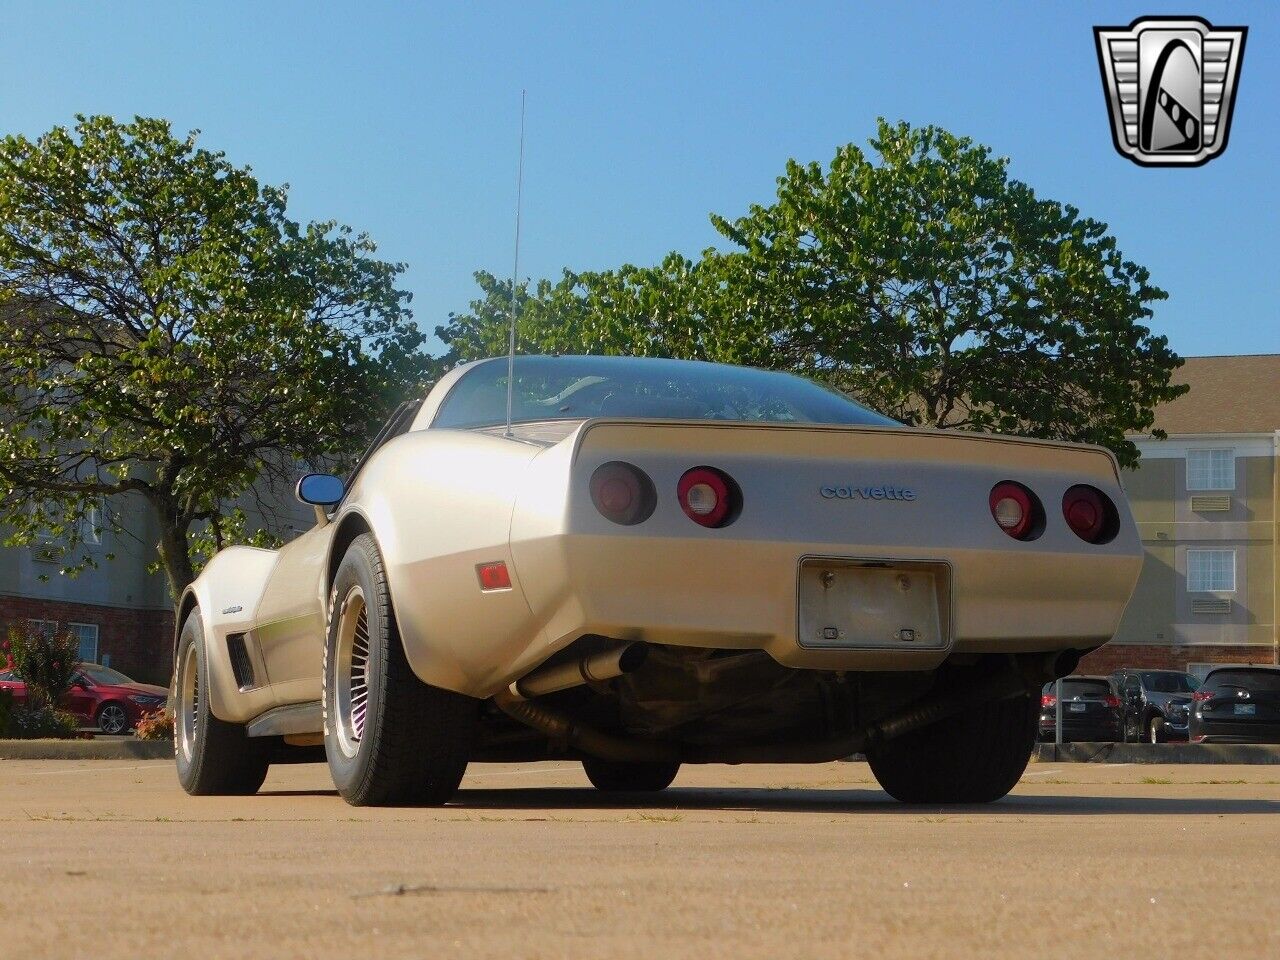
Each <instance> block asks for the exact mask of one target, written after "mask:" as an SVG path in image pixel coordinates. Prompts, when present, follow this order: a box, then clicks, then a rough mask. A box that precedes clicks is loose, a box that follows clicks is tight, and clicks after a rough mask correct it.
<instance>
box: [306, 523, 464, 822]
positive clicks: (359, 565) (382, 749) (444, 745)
mask: <svg viewBox="0 0 1280 960" xmlns="http://www.w3.org/2000/svg"><path fill="white" fill-rule="evenodd" d="M479 707H480V701H478V700H475V699H473V698H471V697H467V696H463V695H462V694H460V693H454V692H453V691H451V690H443V689H441V688H439V687H433V686H431V685H430V684H426V683H423V682H422V681H421V680H419V679H418V678H417V677H416V676H415V675H414V673H413V670H412V668H410V666H409V661H408V660H407V659H406V657H405V653H404V647H403V646H402V645H401V642H400V634H399V631H398V630H397V629H396V620H395V611H394V610H393V609H392V606H391V593H390V591H389V590H388V587H387V579H386V574H385V573H384V571H383V568H382V557H381V555H380V554H379V552H378V547H377V545H376V544H375V543H374V541H373V538H372V537H370V536H369V535H368V534H363V535H361V536H359V537H357V538H356V539H355V540H353V541H352V543H351V546H350V547H349V548H348V549H347V552H346V555H345V556H344V557H343V558H342V563H341V565H340V566H339V567H338V572H337V575H336V576H335V577H334V582H333V592H332V595H331V597H330V601H329V631H328V636H327V638H326V641H325V651H324V718H325V720H324V731H325V732H324V747H325V754H326V755H327V757H328V759H329V772H330V773H331V774H332V775H333V782H334V785H335V786H336V787H337V788H338V792H339V793H340V794H341V795H342V797H343V799H344V800H346V801H347V802H348V803H350V804H352V805H353V806H380V805H394V804H426V805H439V804H442V803H445V802H446V801H447V800H448V799H449V798H450V797H452V796H453V794H454V792H455V791H456V790H457V789H458V784H459V783H460V782H461V780H462V775H463V773H464V772H465V771H466V769H467V760H468V757H469V756H470V753H471V746H472V743H473V741H474V738H475V729H476V723H477V720H478V717H479Z"/></svg>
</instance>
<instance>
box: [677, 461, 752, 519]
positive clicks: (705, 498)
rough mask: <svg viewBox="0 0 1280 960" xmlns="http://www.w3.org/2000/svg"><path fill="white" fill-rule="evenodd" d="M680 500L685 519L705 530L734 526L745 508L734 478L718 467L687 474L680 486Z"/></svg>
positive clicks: (678, 487)
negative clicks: (741, 508)
mask: <svg viewBox="0 0 1280 960" xmlns="http://www.w3.org/2000/svg"><path fill="white" fill-rule="evenodd" d="M676 496H677V497H678V498H679V499H680V509H682V510H683V511H684V512H685V516H687V517H688V518H689V519H690V520H692V521H693V522H694V523H697V524H700V525H701V526H704V527H723V526H725V525H726V524H729V523H732V522H733V520H734V518H736V517H737V515H738V510H739V508H740V507H741V504H742V494H741V493H740V492H739V490H738V485H737V484H736V483H734V482H733V478H732V477H730V476H729V475H728V474H727V473H725V472H724V471H722V470H717V469H716V468H715V467H694V468H693V469H692V470H686V471H685V472H684V475H683V476H682V477H681V478H680V482H679V483H678V484H677V485H676Z"/></svg>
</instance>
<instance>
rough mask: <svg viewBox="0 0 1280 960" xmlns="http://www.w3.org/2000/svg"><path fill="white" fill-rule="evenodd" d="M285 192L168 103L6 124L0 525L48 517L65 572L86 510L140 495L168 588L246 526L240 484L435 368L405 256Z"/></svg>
mask: <svg viewBox="0 0 1280 960" xmlns="http://www.w3.org/2000/svg"><path fill="white" fill-rule="evenodd" d="M286 200H287V188H285V187H272V186H267V185H263V184H260V183H259V182H258V180H257V179H256V178H255V177H254V176H253V174H252V172H251V171H250V169H249V168H247V167H236V166H233V165H232V164H231V163H229V162H228V161H227V160H226V159H225V157H224V156H223V155H222V154H221V153H217V152H211V151H209V150H206V149H203V148H201V147H198V146H197V143H196V133H194V132H193V133H190V134H188V135H186V136H185V137H177V136H174V135H173V133H172V132H171V130H170V127H169V125H168V123H167V122H165V121H163V120H156V119H145V118H137V119H135V120H134V121H132V122H130V123H117V122H116V121H114V120H112V119H111V118H109V117H101V116H97V117H79V118H77V123H76V125H75V127H74V129H67V128H63V127H56V128H54V129H53V130H51V131H50V132H48V133H46V134H44V135H43V136H41V137H39V138H38V139H36V140H34V141H33V140H29V139H27V138H25V137H22V136H18V135H12V136H8V137H5V138H4V139H3V140H0V520H2V521H3V522H5V523H7V524H9V525H11V527H12V529H13V530H14V534H13V536H12V537H11V539H10V541H9V542H10V544H13V543H27V542H31V541H32V540H33V539H35V538H36V537H38V536H42V535H45V536H48V535H53V536H55V537H58V538H60V539H61V541H62V542H63V543H64V544H65V545H66V547H67V548H68V555H67V557H66V567H65V570H66V571H67V572H74V570H76V569H79V568H81V567H83V566H84V565H86V564H92V563H94V562H95V555H94V553H93V551H90V550H87V549H84V545H85V542H86V531H85V527H84V524H83V522H82V518H83V517H85V516H86V515H87V514H89V513H90V512H91V511H93V510H94V509H96V508H98V507H100V506H101V507H104V508H105V509H102V510H101V511H100V512H99V517H100V518H101V519H100V522H101V525H102V526H104V527H108V528H111V527H115V526H117V525H118V520H117V519H116V518H118V516H119V509H117V508H118V507H120V506H121V505H122V502H123V501H124V500H125V499H127V498H130V497H132V498H141V500H142V501H143V502H145V504H146V505H147V506H148V507H149V508H150V510H151V511H152V512H153V514H154V516H155V517H156V520H157V525H158V528H159V531H160V533H159V537H158V543H157V544H156V546H157V547H158V550H159V555H160V558H161V560H162V562H163V566H164V569H165V571H166V573H167V575H168V580H169V583H170V586H171V589H172V590H173V591H174V592H175V594H176V593H177V592H179V591H181V590H182V588H183V587H185V585H186V584H187V583H188V582H189V581H190V580H191V579H192V577H193V575H194V569H193V567H194V562H195V560H197V559H198V556H195V555H194V554H198V553H199V552H200V551H202V550H207V549H208V548H209V547H210V546H221V545H223V544H224V543H226V542H228V541H230V540H234V539H240V538H245V537H250V536H253V535H255V532H256V531H255V529H253V528H246V526H245V522H244V521H245V517H244V514H243V512H240V513H237V510H238V509H242V504H241V502H240V501H241V498H242V497H243V495H244V494H245V493H246V491H249V490H251V488H253V487H254V485H255V484H259V483H262V482H275V483H276V484H277V485H278V486H280V487H285V486H287V481H288V480H290V479H292V477H293V475H294V474H295V473H296V468H297V464H298V463H299V462H302V463H311V462H315V461H317V460H322V459H323V458H326V457H337V458H341V457H343V456H348V455H351V454H352V453H353V452H354V451H357V450H358V449H359V448H360V446H361V445H362V443H363V442H364V440H365V438H366V436H367V434H368V433H369V431H370V430H371V429H373V427H374V425H376V423H377V422H378V421H379V419H380V418H381V416H382V415H383V412H384V410H385V409H386V408H387V407H388V406H390V405H393V403H394V402H396V401H398V400H399V399H401V396H402V394H403V392H404V391H405V390H406V389H409V388H410V386H411V385H416V384H417V383H419V382H420V381H421V380H423V379H425V378H427V377H428V376H429V375H430V374H431V361H430V360H429V358H427V357H425V356H424V355H423V354H422V352H421V350H420V347H421V344H422V341H423V337H422V335H421V334H420V332H419V331H418V330H417V328H416V327H415V326H414V325H413V324H412V322H411V314H410V313H409V310H408V300H409V296H408V294H407V293H405V292H403V291H401V290H398V289H397V288H396V286H395V284H396V279H397V277H398V275H399V274H400V273H401V271H402V270H403V265H401V264H396V263H386V262H383V261H380V260H377V259H374V258H373V256H372V254H373V253H374V252H375V247H374V244H373V242H372V241H371V240H370V239H369V238H368V237H367V236H366V235H364V234H356V233H354V232H353V231H352V230H351V229H350V228H348V227H345V226H341V225H338V224H336V223H333V222H331V221H327V222H321V223H310V224H307V225H305V226H303V225H300V224H298V223H296V222H294V221H292V220H290V219H289V218H288V217H287V215H286ZM31 504H35V506H31ZM259 535H260V536H261V535H262V534H260V533H259ZM196 536H204V537H205V539H206V540H207V541H208V542H207V543H205V544H198V545H195V546H194V547H193V545H192V543H191V539H192V538H193V537H196Z"/></svg>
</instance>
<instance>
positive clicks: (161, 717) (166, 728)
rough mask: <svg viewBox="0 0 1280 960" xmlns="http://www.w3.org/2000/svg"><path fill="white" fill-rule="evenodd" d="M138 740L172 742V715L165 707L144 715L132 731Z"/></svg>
mask: <svg viewBox="0 0 1280 960" xmlns="http://www.w3.org/2000/svg"><path fill="white" fill-rule="evenodd" d="M133 735H134V736H135V737H137V738H138V739H139V740H172V739H173V714H172V713H170V712H169V709H168V708H167V707H161V708H160V709H159V710H152V711H151V712H150V713H144V714H143V715H142V719H141V720H139V721H138V725H137V726H136V727H135V728H134V730H133Z"/></svg>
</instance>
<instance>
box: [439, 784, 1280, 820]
mask: <svg viewBox="0 0 1280 960" xmlns="http://www.w3.org/2000/svg"><path fill="white" fill-rule="evenodd" d="M449 806H450V807H455V808H462V809H476V810H529V809H537V810H547V809H569V810H572V809H594V810H599V809H622V810H626V809H644V810H670V811H673V812H674V811H680V810H712V811H724V812H740V813H767V812H777V813H850V814H856V813H863V812H875V813H894V814H902V815H911V814H918V813H919V812H920V811H922V810H939V809H945V810H947V811H948V812H952V813H961V812H963V813H970V814H972V813H989V814H992V815H1001V816H1007V815H1009V814H1017V815H1029V816H1047V815H1048V816H1072V815H1076V816H1103V815H1115V814H1122V815H1123V814H1130V815H1142V816H1151V815H1161V814H1167V815H1177V816H1188V815H1196V814H1201V815H1220V814H1221V815H1227V814H1280V799H1278V800H1253V799H1239V800H1237V799H1231V798H1220V797H1100V796H1096V795H1093V796H1070V795H1056V796H1028V795H1026V794H1016V793H1015V794H1010V795H1009V796H1007V797H1005V798H1004V799H1003V800H1000V801H998V802H996V803H991V804H968V805H954V806H952V805H948V806H946V807H942V806H941V805H938V804H915V805H912V804H902V803H898V802H897V801H896V800H893V799H892V798H891V797H889V796H888V794H886V793H884V792H883V791H881V790H876V789H853V790H812V789H788V788H772V789H769V788H756V787H737V788H715V789H711V788H704V787H671V788H670V789H667V790H664V791H662V792H661V793H619V794H611V795H605V794H602V793H599V792H598V791H596V790H593V789H591V788H572V787H506V788H498V789H488V788H485V789H476V788H471V789H467V788H464V789H462V790H459V791H458V794H457V796H456V797H455V798H454V799H453V800H452V801H451V802H450V804H449Z"/></svg>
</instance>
